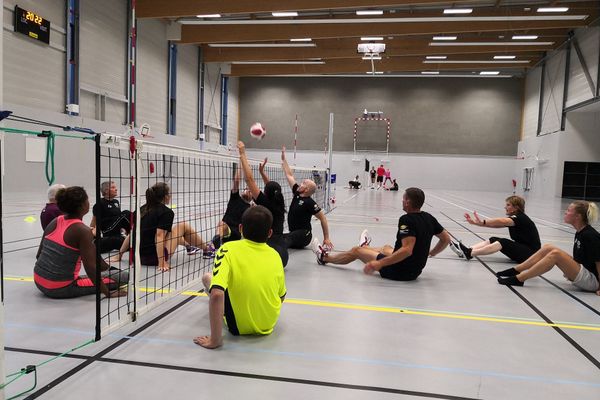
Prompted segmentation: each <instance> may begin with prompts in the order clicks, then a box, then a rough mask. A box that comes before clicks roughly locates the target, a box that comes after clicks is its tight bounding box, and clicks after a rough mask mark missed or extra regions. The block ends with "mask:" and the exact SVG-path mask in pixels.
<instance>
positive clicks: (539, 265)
mask: <svg viewBox="0 0 600 400" xmlns="http://www.w3.org/2000/svg"><path fill="white" fill-rule="evenodd" d="M597 220H598V206H597V205H596V204H595V203H590V202H587V201H574V202H573V203H571V204H570V205H569V207H568V208H567V211H566V212H565V216H564V221H565V222H566V223H567V224H571V226H572V227H573V228H575V230H576V233H575V243H574V244H573V257H571V256H570V255H569V254H568V253H567V252H566V251H563V250H561V249H559V248H557V247H556V246H553V245H550V244H546V245H544V247H542V248H541V249H540V250H538V251H537V252H535V253H534V254H533V255H532V256H531V257H529V258H528V259H527V260H526V261H525V262H523V263H521V264H519V265H517V266H516V267H514V268H509V269H507V270H504V271H500V272H497V273H496V276H497V277H498V283H500V284H502V285H509V286H523V283H524V282H525V281H526V280H527V279H531V278H533V277H535V276H539V275H542V274H544V273H546V272H548V271H550V270H551V269H552V268H553V267H554V266H557V267H558V268H559V269H560V270H561V271H562V273H563V275H564V276H565V278H567V279H568V280H569V281H571V282H572V283H573V285H574V286H575V287H578V288H579V289H581V290H584V291H586V292H596V294H597V295H598V296H600V283H599V279H598V277H599V276H600V233H598V231H597V230H595V229H594V228H593V227H592V226H591V225H590V224H591V223H594V222H596V221H597Z"/></svg>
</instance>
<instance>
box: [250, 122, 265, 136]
mask: <svg viewBox="0 0 600 400" xmlns="http://www.w3.org/2000/svg"><path fill="white" fill-rule="evenodd" d="M266 134H267V130H266V129H265V128H264V127H263V126H262V124H261V123H260V122H255V123H254V124H253V125H252V126H251V127H250V136H252V137H253V138H254V139H256V140H261V139H262V138H264V137H265V135H266Z"/></svg>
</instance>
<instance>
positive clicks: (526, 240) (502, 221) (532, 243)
mask: <svg viewBox="0 0 600 400" xmlns="http://www.w3.org/2000/svg"><path fill="white" fill-rule="evenodd" d="M504 209H505V210H506V215H507V217H500V218H491V219H483V220H482V219H480V218H479V215H477V212H476V211H475V212H474V213H473V217H472V218H471V215H469V213H466V214H465V218H466V219H467V222H468V223H470V224H472V225H477V226H484V227H488V228H504V227H508V233H509V234H510V237H511V239H512V240H511V239H506V238H499V237H495V236H494V237H491V238H489V239H488V240H485V241H483V242H480V243H477V244H476V245H474V246H473V247H467V246H465V245H463V244H462V243H460V242H459V243H458V246H457V244H456V243H454V242H453V243H452V244H451V246H450V248H451V249H452V251H454V252H455V253H457V255H458V256H459V257H461V258H462V257H463V256H464V258H466V259H467V260H470V259H471V258H473V257H475V256H483V255H488V254H493V253H496V252H498V251H499V252H501V253H502V254H504V255H505V256H507V257H508V258H510V259H511V260H513V261H516V262H518V263H522V262H523V261H525V260H527V259H528V258H529V257H531V256H532V255H533V253H535V252H536V251H538V250H539V249H540V247H541V242H540V234H539V233H538V230H537V227H536V226H535V223H534V222H533V221H532V220H531V219H530V218H529V217H528V216H527V215H526V214H525V199H523V198H522V197H520V196H509V197H507V198H506V204H505V206H504Z"/></svg>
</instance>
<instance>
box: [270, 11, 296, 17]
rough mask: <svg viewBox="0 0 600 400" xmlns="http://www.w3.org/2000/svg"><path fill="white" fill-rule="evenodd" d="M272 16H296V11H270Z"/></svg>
mask: <svg viewBox="0 0 600 400" xmlns="http://www.w3.org/2000/svg"><path fill="white" fill-rule="evenodd" d="M271 15H272V16H274V17H278V18H279V17H297V16H298V13H297V12H296V11H279V12H272V13H271Z"/></svg>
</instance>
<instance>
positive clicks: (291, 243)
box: [281, 147, 333, 249]
mask: <svg viewBox="0 0 600 400" xmlns="http://www.w3.org/2000/svg"><path fill="white" fill-rule="evenodd" d="M281 162H282V166H283V172H284V173H285V177H286V179H287V181H288V183H289V185H290V188H291V189H292V193H293V194H294V197H293V198H292V202H291V203H290V208H289V211H288V227H289V229H290V232H289V233H287V234H285V235H284V238H285V241H286V244H287V246H288V248H292V249H302V248H304V247H306V246H307V245H309V244H310V242H311V240H312V225H311V223H310V220H311V218H312V216H313V215H314V216H315V217H317V219H318V220H319V221H320V222H321V229H322V230H323V246H325V247H326V248H328V249H332V248H333V243H331V240H329V225H328V224H327V217H326V216H325V213H324V212H323V210H321V207H319V205H318V204H317V203H316V202H315V201H314V200H313V199H312V198H311V197H310V196H312V195H313V194H314V193H315V191H316V190H317V185H316V184H315V182H313V181H312V180H310V179H305V180H303V181H302V183H301V184H298V183H296V179H295V178H294V173H293V172H292V170H291V168H290V166H289V165H288V162H287V160H286V158H285V147H283V148H282V149H281Z"/></svg>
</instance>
